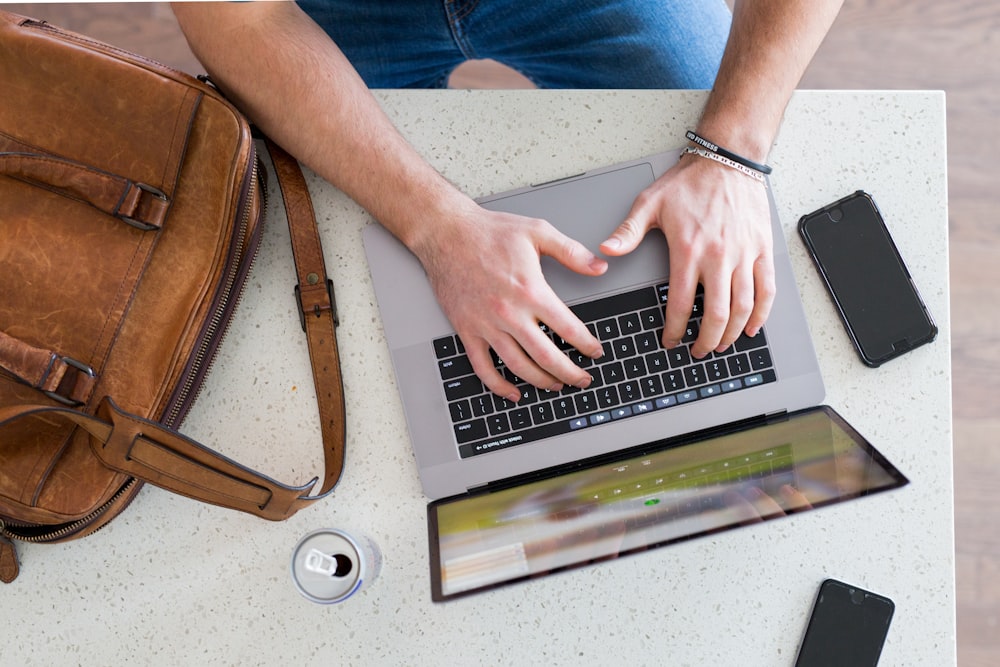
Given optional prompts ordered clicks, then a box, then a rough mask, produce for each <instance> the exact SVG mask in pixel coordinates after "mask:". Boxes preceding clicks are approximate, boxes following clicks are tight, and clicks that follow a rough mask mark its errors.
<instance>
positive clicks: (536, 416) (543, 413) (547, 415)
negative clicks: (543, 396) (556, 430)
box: [531, 403, 555, 426]
mask: <svg viewBox="0 0 1000 667" xmlns="http://www.w3.org/2000/svg"><path fill="white" fill-rule="evenodd" d="M553 420H555V415H553V414H552V406H551V405H549V404H548V403H539V404H538V405H533V406H531V421H532V422H533V423H534V424H535V426H538V425H540V424H548V423H549V422H550V421H553Z"/></svg>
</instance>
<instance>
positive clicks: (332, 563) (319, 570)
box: [305, 549, 353, 577]
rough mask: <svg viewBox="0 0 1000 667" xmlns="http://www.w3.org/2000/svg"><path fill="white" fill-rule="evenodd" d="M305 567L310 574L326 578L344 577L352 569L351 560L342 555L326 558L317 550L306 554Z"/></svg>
mask: <svg viewBox="0 0 1000 667" xmlns="http://www.w3.org/2000/svg"><path fill="white" fill-rule="evenodd" d="M305 566H306V569H307V570H309V571H310V572H315V573H316V574H325V575H326V576H328V577H345V576H347V575H348V574H349V573H350V571H351V569H352V568H353V564H352V563H351V559H350V558H348V557H347V556H345V555H344V554H333V555H332V556H328V555H326V554H325V553H323V552H322V551H320V550H319V549H311V550H310V551H309V553H307V554H306V560H305Z"/></svg>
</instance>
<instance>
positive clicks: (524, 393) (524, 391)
mask: <svg viewBox="0 0 1000 667" xmlns="http://www.w3.org/2000/svg"><path fill="white" fill-rule="evenodd" d="M518 390H520V392H521V398H520V399H518V401H517V404H518V405H530V404H532V403H534V402H535V401H537V400H538V389H536V388H535V386H534V385H531V384H522V385H521V386H520V387H518Z"/></svg>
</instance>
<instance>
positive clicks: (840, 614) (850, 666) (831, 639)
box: [795, 579, 896, 667]
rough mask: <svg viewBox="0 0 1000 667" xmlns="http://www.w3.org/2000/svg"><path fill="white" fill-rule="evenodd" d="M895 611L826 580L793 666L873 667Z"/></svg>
mask: <svg viewBox="0 0 1000 667" xmlns="http://www.w3.org/2000/svg"><path fill="white" fill-rule="evenodd" d="M895 609H896V605H895V604H893V602H892V600H890V599H889V598H887V597H884V596H882V595H878V594H876V593H872V592H871V591H866V590H863V589H861V588H858V587H857V586H851V585H850V584H845V583H844V582H842V581H837V580H836V579H827V580H826V581H824V582H823V583H822V584H821V585H820V587H819V594H818V595H817V596H816V603H815V604H814V605H813V610H812V617H810V619H809V625H808V627H806V634H805V636H804V637H803V638H802V645H801V646H800V647H799V656H798V658H797V659H796V661H795V667H866V666H871V667H874V666H875V665H877V664H878V659H879V656H880V655H881V654H882V646H883V645H884V644H885V638H886V635H887V634H888V633H889V623H890V622H891V621H892V614H893V612H894V611H895Z"/></svg>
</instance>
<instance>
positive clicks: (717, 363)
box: [705, 359, 729, 381]
mask: <svg viewBox="0 0 1000 667" xmlns="http://www.w3.org/2000/svg"><path fill="white" fill-rule="evenodd" d="M705 374H706V375H707V376H708V379H709V380H713V381H718V380H725V379H726V378H727V377H729V369H728V367H727V366H726V362H725V361H722V360H721V359H716V360H714V361H709V362H706V363H705Z"/></svg>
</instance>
